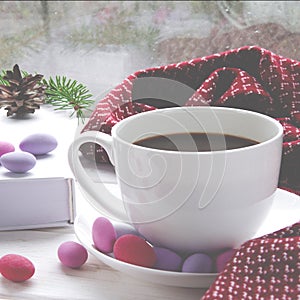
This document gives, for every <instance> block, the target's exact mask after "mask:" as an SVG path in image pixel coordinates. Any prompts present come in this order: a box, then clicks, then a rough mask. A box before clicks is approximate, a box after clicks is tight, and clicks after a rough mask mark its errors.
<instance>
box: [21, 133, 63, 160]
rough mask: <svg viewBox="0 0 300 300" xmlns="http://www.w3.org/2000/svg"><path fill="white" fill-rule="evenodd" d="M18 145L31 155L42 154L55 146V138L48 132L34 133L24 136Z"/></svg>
mask: <svg viewBox="0 0 300 300" xmlns="http://www.w3.org/2000/svg"><path fill="white" fill-rule="evenodd" d="M19 147H20V149H21V150H23V151H26V152H30V153H31V154H33V155H43V154H46V153H48V152H50V151H52V150H54V149H55V148H56V147H57V140H56V139H55V137H54V136H52V135H50V134H46V133H35V134H31V135H29V136H27V137H26V138H24V139H23V140H22V141H21V143H20V145H19Z"/></svg>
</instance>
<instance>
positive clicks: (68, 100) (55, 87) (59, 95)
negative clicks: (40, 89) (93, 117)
mask: <svg viewBox="0 0 300 300" xmlns="http://www.w3.org/2000/svg"><path fill="white" fill-rule="evenodd" d="M43 82H44V84H45V85H46V86H47V88H46V103H49V104H52V105H53V106H55V107H56V109H55V110H68V109H71V110H73V112H72V113H71V115H70V117H71V116H73V115H74V114H76V117H77V118H78V119H81V120H82V121H83V117H84V113H83V110H88V109H89V107H90V106H91V105H92V104H93V103H94V100H92V99H91V97H92V95H91V94H90V93H89V90H88V89H87V87H86V86H84V85H83V84H81V83H78V82H77V81H76V80H71V79H67V78H66V77H65V76H62V77H61V76H56V77H55V79H53V78H52V77H50V78H49V80H48V82H47V81H46V80H45V79H44V81H43Z"/></svg>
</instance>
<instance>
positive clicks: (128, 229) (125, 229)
mask: <svg viewBox="0 0 300 300" xmlns="http://www.w3.org/2000/svg"><path fill="white" fill-rule="evenodd" d="M113 225H114V228H115V230H116V237H117V238H119V237H120V236H122V235H125V234H134V235H139V233H138V232H137V230H136V229H135V228H134V227H133V226H131V225H129V224H127V223H119V222H118V223H114V224H113Z"/></svg>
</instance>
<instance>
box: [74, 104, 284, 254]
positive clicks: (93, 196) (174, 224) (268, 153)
mask: <svg viewBox="0 0 300 300" xmlns="http://www.w3.org/2000/svg"><path fill="white" fill-rule="evenodd" d="M179 132H187V133H188V132H205V133H221V134H230V135H236V136H241V137H245V138H249V139H253V140H256V141H258V142H259V143H258V144H256V145H253V146H248V147H243V148H238V149H232V150H224V151H206V152H180V151H166V150H156V149H151V148H146V147H142V146H137V145H134V144H133V143H134V142H135V141H137V140H140V139H142V138H146V137H151V136H155V135H158V134H171V133H179ZM282 134H283V130H282V126H281V125H280V123H279V122H278V121H276V120H274V119H273V118H271V117H268V116H266V115H263V114H259V113H256V112H251V111H246V110H240V109H233V108H222V107H207V106H204V107H176V108H167V109H159V110H154V111H150V112H144V113H140V114H137V115H134V116H131V117H128V118H126V119H124V120H122V121H121V122H119V123H118V124H116V125H115V126H114V127H113V129H112V133H111V136H110V135H108V134H104V133H101V132H96V131H88V132H84V133H82V134H80V135H79V136H78V137H76V139H75V140H74V142H73V143H72V145H71V146H70V149H69V164H70V167H71V169H72V171H73V174H74V176H75V178H76V179H77V180H78V182H79V185H80V186H81V188H82V189H83V191H84V193H85V195H86V197H87V200H88V201H89V202H90V203H91V204H92V205H93V206H94V207H95V208H96V209H98V210H99V211H100V212H101V213H104V214H105V215H107V216H108V217H110V218H114V219H118V220H121V221H124V222H129V223H131V224H133V226H135V227H136V229H137V230H138V231H139V232H140V233H141V234H142V235H143V236H144V237H145V238H146V239H147V240H148V241H150V242H151V243H153V244H154V245H157V246H162V247H167V248H170V249H172V250H175V251H179V252H189V253H192V252H197V251H214V250H220V249H223V248H228V247H238V246H239V245H241V244H242V243H243V242H245V241H246V240H248V239H250V238H252V237H253V236H254V235H255V233H256V231H257V230H258V229H259V228H260V226H261V225H262V223H263V221H264V219H265V217H266V215H267V213H268V212H269V210H270V208H271V205H272V199H273V196H274V193H275V191H276V188H277V184H278V177H279V170H280V163H281V152H282ZM87 142H92V143H96V144H99V145H101V146H102V147H104V149H105V150H106V151H107V153H108V155H109V159H110V161H111V163H112V164H113V165H114V167H115V171H116V176H117V181H118V185H119V187H120V192H121V195H122V199H118V198H116V197H115V196H114V195H113V194H112V193H111V191H110V190H109V189H107V188H106V187H105V185H104V184H103V183H102V182H94V181H93V180H92V179H91V178H90V177H89V176H88V175H87V173H86V172H85V169H84V168H83V166H82V164H81V162H80V151H79V148H80V146H81V145H82V144H84V143H87ZM212 143H213V141H212ZM100 167H101V166H100Z"/></svg>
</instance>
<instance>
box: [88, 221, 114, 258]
mask: <svg viewBox="0 0 300 300" xmlns="http://www.w3.org/2000/svg"><path fill="white" fill-rule="evenodd" d="M92 238H93V242H94V246H95V247H96V249H98V250H99V251H101V252H103V253H110V252H112V251H113V246H114V243H115V241H116V239H117V236H116V231H115V228H114V226H113V224H112V223H111V222H110V220H108V219H107V218H105V217H98V218H97V219H96V220H95V221H94V223H93V227H92Z"/></svg>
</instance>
